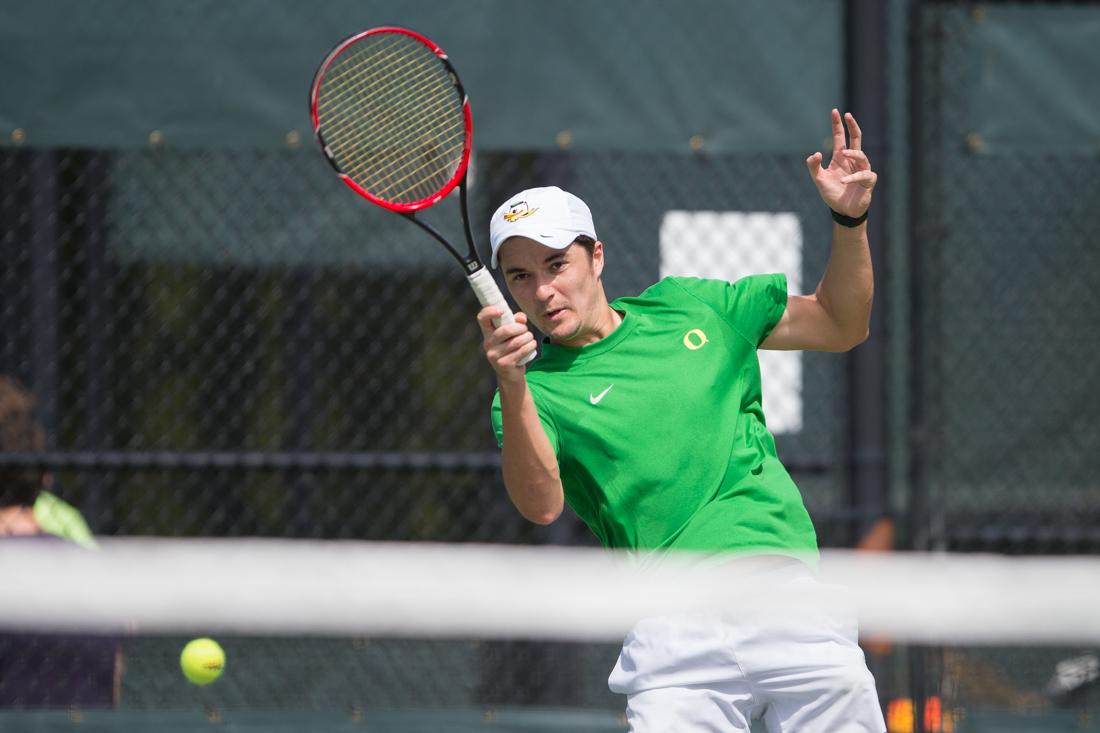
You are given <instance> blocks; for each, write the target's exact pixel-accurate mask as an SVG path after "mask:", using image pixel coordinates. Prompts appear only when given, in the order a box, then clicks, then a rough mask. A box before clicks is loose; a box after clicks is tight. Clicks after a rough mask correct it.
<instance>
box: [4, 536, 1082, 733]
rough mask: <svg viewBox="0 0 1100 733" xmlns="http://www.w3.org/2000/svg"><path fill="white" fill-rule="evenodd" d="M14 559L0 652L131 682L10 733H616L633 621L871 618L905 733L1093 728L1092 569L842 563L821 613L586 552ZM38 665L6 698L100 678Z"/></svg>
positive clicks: (157, 543) (124, 554)
mask: <svg viewBox="0 0 1100 733" xmlns="http://www.w3.org/2000/svg"><path fill="white" fill-rule="evenodd" d="M2 558H3V567H4V574H5V581H4V591H3V593H2V594H0V635H3V636H0V639H11V638H19V637H20V636H21V635H23V636H26V635H28V634H36V635H39V636H41V637H49V638H52V639H54V640H55V641H57V640H59V639H60V640H61V641H62V642H64V641H65V640H71V639H72V638H74V637H76V638H85V639H87V638H89V637H91V638H94V639H97V640H100V641H102V640H106V641H107V643H108V645H113V646H111V648H112V649H114V650H117V651H118V653H119V656H120V658H121V660H122V663H121V664H120V665H118V667H116V668H115V669H114V670H113V677H114V679H113V685H114V689H113V692H112V697H111V699H110V700H109V701H108V702H107V703H104V704H98V705H97V704H84V705H81V704H65V703H64V701H60V702H59V701H52V702H50V703H49V704H38V705H23V706H22V707H21V708H20V709H7V710H0V729H4V730H7V729H11V730H72V729H73V726H74V725H76V724H77V722H79V724H80V725H81V726H82V727H81V728H80V729H81V730H97V729H98V728H97V727H96V726H101V727H102V728H103V729H110V730H145V729H148V728H150V727H156V728H158V729H160V730H179V731H184V730H205V729H207V727H208V726H209V725H210V723H211V721H213V722H225V723H230V724H232V725H233V726H235V727H234V730H247V731H251V730H257V731H258V730H306V729H308V730H318V731H326V730H345V729H357V728H359V727H361V728H362V729H364V730H369V731H372V733H373V732H375V731H420V730H423V731H467V730H495V731H513V730H515V731H559V730H560V731H623V730H625V729H626V726H625V723H624V722H623V717H622V708H623V705H624V699H623V698H621V697H619V696H616V695H613V694H611V693H610V692H609V691H608V690H607V687H606V677H607V674H608V672H609V671H610V668H611V667H612V665H613V664H614V661H615V658H616V655H617V653H618V646H619V642H621V640H622V637H623V636H624V635H625V634H626V633H627V632H628V631H629V629H630V628H631V626H632V625H633V623H634V622H636V621H637V620H639V619H640V618H644V617H648V616H652V615H661V614H669V613H688V612H695V611H715V610H720V611H722V612H724V613H731V614H750V613H765V614H769V615H775V614H789V615H790V618H791V620H792V622H797V621H798V619H799V617H800V616H801V615H803V614H814V613H819V612H820V611H821V610H823V609H824V610H832V609H835V608H845V609H847V608H854V609H855V610H856V611H857V612H858V616H859V620H860V631H861V644H862V646H863V647H864V651H865V654H866V656H867V659H868V665H869V666H870V667H871V669H872V672H873V673H874V674H875V676H876V680H877V683H878V687H879V692H880V695H881V696H882V702H883V707H884V710H885V711H886V713H887V718H888V722H889V725H890V730H891V731H894V732H897V733H902V732H904V731H918V730H920V731H979V732H980V731H987V730H989V731H992V730H998V731H1001V730H1013V731H1025V730H1036V731H1039V730H1044V731H1045V730H1063V729H1064V730H1075V731H1080V730H1100V727H1098V725H1100V724H1098V723H1097V722H1096V721H1095V719H1094V718H1093V717H1092V716H1093V712H1094V711H1095V710H1096V706H1097V703H1098V702H1100V692H1098V690H1097V689H1095V688H1096V687H1097V685H1096V680H1097V678H1098V677H1100V670H1098V665H1100V662H1098V661H1097V650H1100V613H1098V612H1097V609H1098V608H1100V603H1098V601H1100V583H1097V580H1098V579H1100V558H1093V557H1060V558H1041V557H1028V558H1020V557H1003V556H992V555H921V554H914V553H889V554H877V553H852V552H836V551H834V552H826V553H824V554H823V556H822V558H821V562H820V565H819V574H820V577H821V579H822V580H823V581H824V583H823V584H822V585H820V586H815V588H814V590H813V591H812V592H805V591H802V590H799V589H797V588H792V587H789V586H785V585H776V586H774V587H773V586H769V585H768V584H766V582H765V581H760V580H759V578H757V579H756V580H754V582H753V583H752V585H751V587H746V583H745V582H744V579H743V576H741V575H739V573H740V572H741V569H742V568H743V565H742V564H741V563H742V560H741V559H738V558H720V559H715V558H707V559H703V558H698V557H694V556H674V557H667V556H666V557H664V558H662V559H661V560H660V561H659V562H656V561H653V562H650V561H646V560H645V558H639V557H637V556H627V555H618V554H615V553H608V552H604V551H598V550H590V549H582V548H550V547H517V546H499V545H496V546H492V545H454V544H411V543H368V542H350V541H342V542H309V541H287V540H254V539H249V540H153V539H116V540H105V541H103V542H102V546H101V548H100V549H99V550H98V551H94V552H93V551H84V550H79V551H77V550H74V549H72V548H67V547H66V548H59V547H58V546H55V545H53V544H52V543H42V542H14V543H7V544H5V546H4V547H3V549H2ZM197 636H210V637H214V638H216V639H217V640H218V641H219V642H220V643H221V644H222V646H223V647H224V648H225V650H226V655H227V660H228V661H227V663H226V671H225V673H224V675H223V676H222V677H221V678H219V679H218V680H217V681H216V682H214V683H213V684H210V685H207V686H203V687H197V686H194V685H191V684H189V683H188V682H187V681H186V680H185V679H184V678H183V676H182V675H181V673H180V668H179V654H180V650H181V649H182V647H183V646H184V644H185V643H186V642H187V641H188V639H190V638H193V637H197ZM40 649H42V650H45V651H46V652H48V654H47V655H46V656H45V658H44V657H43V655H42V654H39V655H38V656H37V657H35V656H33V655H29V656H25V657H24V658H22V659H19V658H18V657H14V656H13V655H11V654H8V655H7V657H5V659H6V662H5V665H6V666H5V669H4V672H3V674H4V679H5V680H9V679H10V678H12V677H13V675H14V676H16V677H17V678H21V679H23V680H24V683H26V682H27V680H32V679H34V678H35V677H36V676H40V675H41V676H44V677H45V678H46V681H49V680H50V679H54V678H56V677H57V676H58V675H57V670H66V667H70V668H71V669H68V670H66V671H68V672H71V673H72V674H73V675H75V677H76V678H78V679H87V678H90V677H92V676H93V669H94V668H95V665H94V664H93V663H90V662H88V661H87V659H86V658H84V657H79V656H76V655H74V654H71V653H65V652H64V648H63V646H57V644H55V645H54V646H43V647H40ZM50 654H52V655H53V656H52V657H50V656H49V655H50ZM20 664H21V665H22V666H21V667H20V666H19V665H20ZM43 670H46V672H44V671H43ZM49 670H53V672H50V671H49ZM51 675H52V677H51ZM24 686H25V685H24ZM74 721H76V722H74Z"/></svg>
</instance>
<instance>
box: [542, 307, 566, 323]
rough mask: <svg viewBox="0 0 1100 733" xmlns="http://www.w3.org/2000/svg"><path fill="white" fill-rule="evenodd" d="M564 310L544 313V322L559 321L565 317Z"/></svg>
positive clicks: (558, 309)
mask: <svg viewBox="0 0 1100 733" xmlns="http://www.w3.org/2000/svg"><path fill="white" fill-rule="evenodd" d="M565 310H566V309H565V308H551V309H550V310H548V311H546V320H548V321H559V320H561V318H562V317H563V316H564V315H565Z"/></svg>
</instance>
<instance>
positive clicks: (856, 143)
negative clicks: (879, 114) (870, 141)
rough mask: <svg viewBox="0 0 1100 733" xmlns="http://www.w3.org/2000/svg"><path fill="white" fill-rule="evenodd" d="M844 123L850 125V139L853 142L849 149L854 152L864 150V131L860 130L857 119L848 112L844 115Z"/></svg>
mask: <svg viewBox="0 0 1100 733" xmlns="http://www.w3.org/2000/svg"><path fill="white" fill-rule="evenodd" d="M844 121H845V122H847V123H848V137H850V138H851V142H850V143H849V144H848V147H849V148H851V149H852V150H862V149H863V130H861V129H859V123H858V122H856V118H855V117H854V116H852V113H851V112H846V113H845V115H844Z"/></svg>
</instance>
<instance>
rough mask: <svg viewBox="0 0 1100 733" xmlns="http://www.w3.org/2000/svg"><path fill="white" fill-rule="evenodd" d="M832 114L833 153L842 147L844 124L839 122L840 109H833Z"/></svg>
mask: <svg viewBox="0 0 1100 733" xmlns="http://www.w3.org/2000/svg"><path fill="white" fill-rule="evenodd" d="M832 115H833V154H834V155H836V154H837V153H839V152H840V151H841V150H843V149H844V147H845V145H844V125H843V124H842V123H841V122H840V111H839V110H837V109H834V110H833V112H832Z"/></svg>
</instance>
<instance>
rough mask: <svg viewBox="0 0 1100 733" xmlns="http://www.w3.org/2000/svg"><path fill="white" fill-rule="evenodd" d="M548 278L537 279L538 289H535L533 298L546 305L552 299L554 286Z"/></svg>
mask: <svg viewBox="0 0 1100 733" xmlns="http://www.w3.org/2000/svg"><path fill="white" fill-rule="evenodd" d="M551 282H552V281H551V280H550V279H549V278H539V283H538V287H536V288H535V297H536V298H538V299H539V300H540V301H541V302H543V303H547V302H549V301H550V299H551V298H553V297H554V286H553V285H551Z"/></svg>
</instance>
